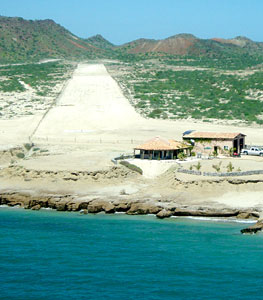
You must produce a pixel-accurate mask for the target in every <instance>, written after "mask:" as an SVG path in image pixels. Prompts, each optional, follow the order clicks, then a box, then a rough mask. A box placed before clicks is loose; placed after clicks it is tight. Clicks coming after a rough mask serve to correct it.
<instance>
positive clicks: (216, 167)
mask: <svg viewBox="0 0 263 300" xmlns="http://www.w3.org/2000/svg"><path fill="white" fill-rule="evenodd" d="M221 164H222V161H220V163H219V164H218V165H212V167H213V168H214V169H215V170H216V171H217V172H220V170H221Z"/></svg>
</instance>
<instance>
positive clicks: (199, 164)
mask: <svg viewBox="0 0 263 300" xmlns="http://www.w3.org/2000/svg"><path fill="white" fill-rule="evenodd" d="M194 167H195V168H196V170H197V171H200V169H201V167H202V165H201V163H200V161H199V162H198V163H197V165H194Z"/></svg>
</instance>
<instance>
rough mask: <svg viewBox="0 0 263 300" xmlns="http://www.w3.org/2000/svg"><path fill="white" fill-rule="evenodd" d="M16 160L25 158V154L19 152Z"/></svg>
mask: <svg viewBox="0 0 263 300" xmlns="http://www.w3.org/2000/svg"><path fill="white" fill-rule="evenodd" d="M16 156H17V157H18V158H25V154H24V153H23V152H19V153H17V154H16Z"/></svg>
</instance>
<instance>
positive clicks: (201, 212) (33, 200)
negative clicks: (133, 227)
mask: <svg viewBox="0 0 263 300" xmlns="http://www.w3.org/2000/svg"><path fill="white" fill-rule="evenodd" d="M0 205H8V206H21V207H23V208H25V209H32V210H39V209H41V208H52V209H56V210H57V211H81V212H82V213H100V212H104V213H106V214H111V213H115V212H124V213H126V214H128V215H145V214H154V215H156V217H158V218H160V219H163V218H168V217H171V216H193V217H217V218H229V217H232V218H239V219H254V220H258V219H259V217H260V214H259V212H258V211H252V210H237V209H220V210H219V209H213V208H209V207H197V208H193V207H190V206H189V207H187V206H183V207H180V206H179V205H177V204H176V203H171V202H169V204H167V203H161V202H158V203H153V202H151V201H147V200H144V201H142V200H135V199H133V200H131V199H123V198H122V199H121V198H119V199H114V200H109V201H106V200H102V199H90V200H87V199H84V200H83V199H81V198H78V197H76V196H75V197H74V196H72V195H43V196H33V195H30V194H26V193H18V192H5V193H2V194H0ZM258 225H261V228H260V229H258V230H261V229H262V228H263V221H261V223H259V224H258ZM257 228H259V226H258V227H255V230H256V229H257ZM253 230H254V229H251V232H252V231H253ZM255 230H254V231H255ZM258 230H257V231H258ZM247 232H249V229H248V230H247ZM242 233H245V232H242Z"/></svg>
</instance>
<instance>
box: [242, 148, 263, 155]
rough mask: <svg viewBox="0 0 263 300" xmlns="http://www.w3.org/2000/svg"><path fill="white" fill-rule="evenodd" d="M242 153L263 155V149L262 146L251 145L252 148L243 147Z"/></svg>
mask: <svg viewBox="0 0 263 300" xmlns="http://www.w3.org/2000/svg"><path fill="white" fill-rule="evenodd" d="M241 154H245V155H258V156H263V150H262V149H260V148H256V147H251V148H250V149H242V150H241Z"/></svg>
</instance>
